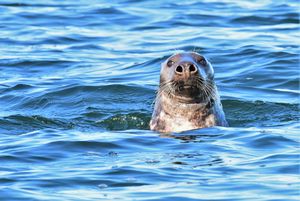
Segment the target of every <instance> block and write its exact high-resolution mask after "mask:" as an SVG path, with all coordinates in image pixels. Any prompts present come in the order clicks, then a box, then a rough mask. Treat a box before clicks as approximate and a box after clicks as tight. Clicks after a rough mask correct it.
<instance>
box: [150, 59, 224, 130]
mask: <svg viewBox="0 0 300 201" xmlns="http://www.w3.org/2000/svg"><path fill="white" fill-rule="evenodd" d="M193 54H196V53H193ZM179 55H180V54H179ZM175 56H176V55H175ZM189 56H190V55H189V54H188V53H186V54H184V55H183V56H182V57H183V58H185V57H189ZM192 56H195V55H192ZM196 56H197V55H196ZM177 58H179V59H178V60H179V61H180V59H181V58H180V56H177ZM197 65H198V64H197ZM207 65H210V64H209V63H207ZM197 67H198V68H201V66H200V65H198V66H197ZM208 67H209V68H206V71H207V74H206V76H204V75H203V76H200V75H195V76H194V77H191V78H188V79H182V78H178V77H176V75H172V76H171V77H170V76H169V77H168V76H165V74H166V73H169V72H171V71H172V68H168V66H166V62H165V63H164V64H162V71H161V78H160V87H159V90H158V92H157V96H156V99H155V106H154V111H153V114H152V119H151V122H150V129H151V130H156V131H159V132H181V131H186V130H192V129H197V128H204V127H211V126H227V125H228V124H227V121H226V119H225V115H224V112H223V109H222V105H221V102H220V97H219V95H218V91H217V88H216V85H215V83H214V81H213V77H214V76H213V69H212V66H211V65H210V66H208ZM164 68H166V69H164ZM199 74H200V73H199ZM202 74H203V73H202ZM166 77H167V78H166ZM185 85H191V88H189V89H187V90H182V88H180V87H184V86H185Z"/></svg>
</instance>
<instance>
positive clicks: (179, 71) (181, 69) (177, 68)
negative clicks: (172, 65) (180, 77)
mask: <svg viewBox="0 0 300 201" xmlns="http://www.w3.org/2000/svg"><path fill="white" fill-rule="evenodd" d="M175 71H176V72H177V73H182V72H183V68H182V66H177V67H176V69H175Z"/></svg>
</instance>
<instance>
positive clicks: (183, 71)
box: [175, 62, 198, 77]
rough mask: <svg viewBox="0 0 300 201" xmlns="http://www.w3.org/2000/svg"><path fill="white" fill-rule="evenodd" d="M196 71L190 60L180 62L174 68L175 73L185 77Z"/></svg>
mask: <svg viewBox="0 0 300 201" xmlns="http://www.w3.org/2000/svg"><path fill="white" fill-rule="evenodd" d="M197 71H198V69H197V67H196V66H195V64H193V63H192V62H181V63H179V64H178V66H177V67H176V68H175V73H176V74H177V75H185V76H186V77H190V76H191V75H193V74H196V73H197Z"/></svg>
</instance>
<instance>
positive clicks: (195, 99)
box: [158, 78, 215, 103]
mask: <svg viewBox="0 0 300 201" xmlns="http://www.w3.org/2000/svg"><path fill="white" fill-rule="evenodd" d="M162 92H163V93H164V94H166V95H167V96H171V97H172V98H175V99H177V100H179V101H180V102H185V103H200V102H206V101H208V100H209V99H211V98H213V99H214V98H215V89H214V87H213V84H212V83H210V82H208V81H206V80H203V79H201V78H195V79H188V80H172V81H169V82H164V83H161V84H160V90H159V91H158V93H162Z"/></svg>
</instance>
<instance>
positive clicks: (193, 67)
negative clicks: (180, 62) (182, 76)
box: [189, 64, 196, 73]
mask: <svg viewBox="0 0 300 201" xmlns="http://www.w3.org/2000/svg"><path fill="white" fill-rule="evenodd" d="M189 71H190V72H191V73H192V72H195V71H196V67H195V66H194V65H193V64H192V65H190V67H189Z"/></svg>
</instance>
